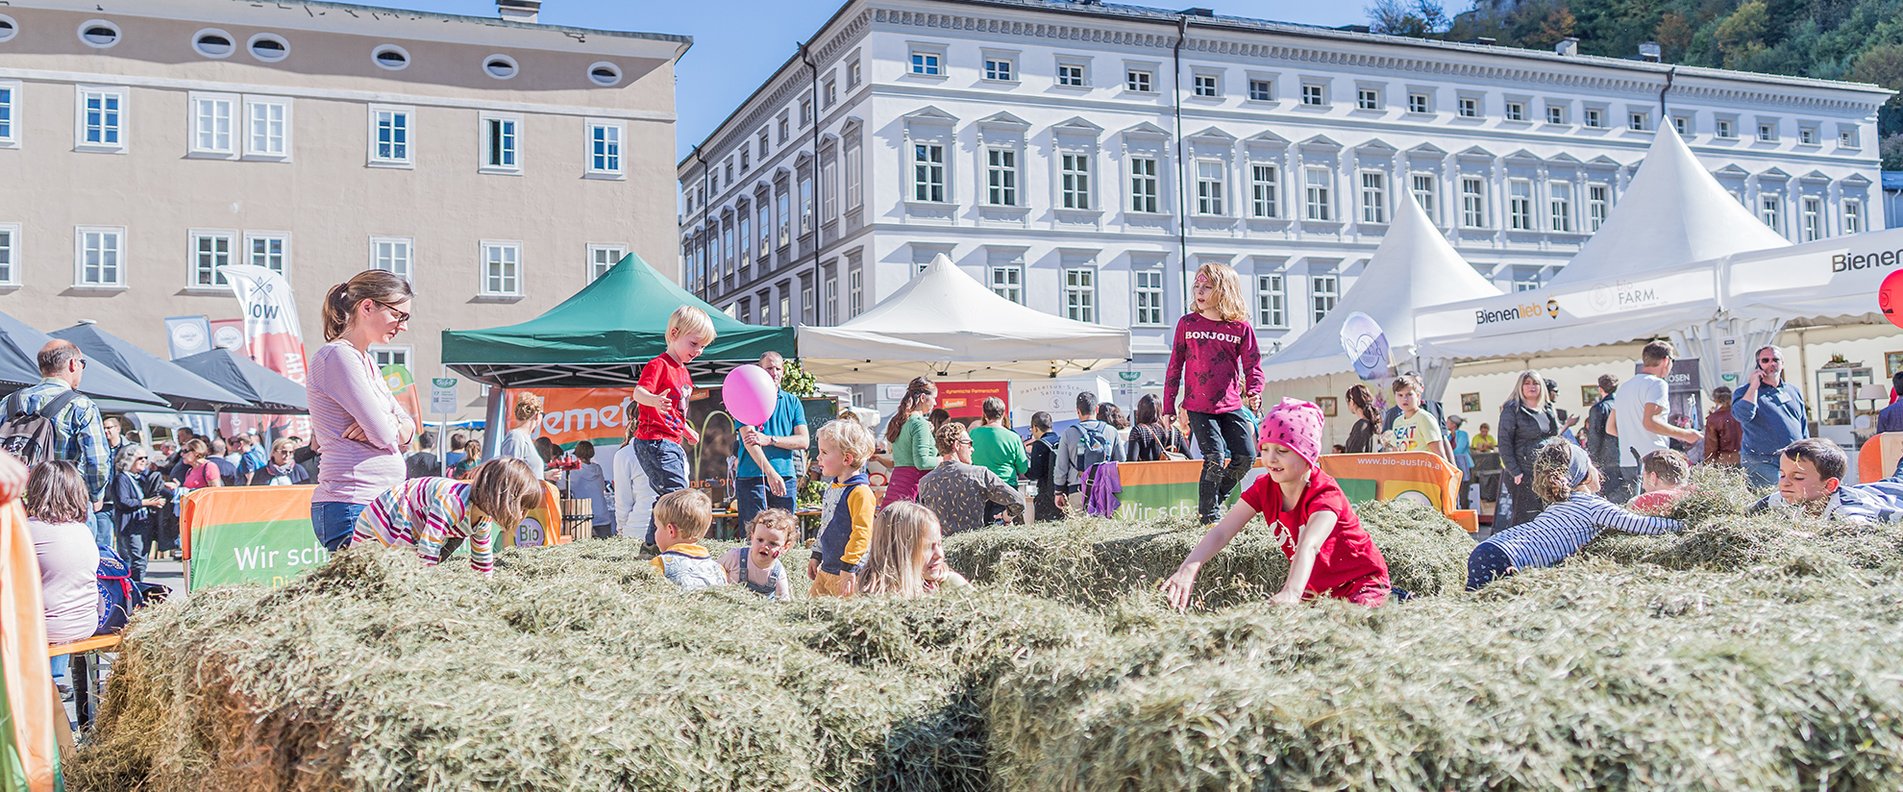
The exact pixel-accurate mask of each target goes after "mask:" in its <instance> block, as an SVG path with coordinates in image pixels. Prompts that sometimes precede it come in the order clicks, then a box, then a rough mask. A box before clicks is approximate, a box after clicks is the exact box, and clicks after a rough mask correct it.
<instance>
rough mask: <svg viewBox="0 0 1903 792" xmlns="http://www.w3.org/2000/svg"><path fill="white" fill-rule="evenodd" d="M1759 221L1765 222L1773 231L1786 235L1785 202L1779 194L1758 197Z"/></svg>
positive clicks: (1766, 194)
mask: <svg viewBox="0 0 1903 792" xmlns="http://www.w3.org/2000/svg"><path fill="white" fill-rule="evenodd" d="M1758 219H1759V220H1763V221H1764V224H1765V225H1767V226H1770V228H1771V230H1772V231H1776V232H1778V233H1780V234H1782V233H1784V201H1783V200H1782V199H1781V198H1780V197H1779V196H1778V194H1777V193H1765V194H1763V195H1760V196H1758Z"/></svg>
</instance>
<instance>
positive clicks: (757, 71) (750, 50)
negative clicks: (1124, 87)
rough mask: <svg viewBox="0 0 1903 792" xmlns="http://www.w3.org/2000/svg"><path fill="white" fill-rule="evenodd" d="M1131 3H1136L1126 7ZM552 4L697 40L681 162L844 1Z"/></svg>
mask: <svg viewBox="0 0 1903 792" xmlns="http://www.w3.org/2000/svg"><path fill="white" fill-rule="evenodd" d="M1125 1H1126V2H1130V1H1132V0H1125ZM355 2H359V3H364V4H366V5H378V6H387V7H391V8H408V9H415V10H420V11H438V12H443V13H450V14H466V15H469V16H495V14H496V6H495V3H494V1H493V0H355ZM703 2H705V4H704V5H703V4H702V3H701V2H692V0H688V1H686V2H683V0H545V2H544V3H543V4H542V21H543V22H547V23H549V24H555V25H574V26H577V27H592V28H601V29H606V30H642V31H649V32H655V33H680V34H684V35H688V36H692V37H694V46H693V48H692V49H690V50H688V51H687V55H686V56H685V57H683V58H682V59H681V64H680V71H679V74H678V80H679V85H678V87H677V88H676V90H675V104H676V106H677V108H678V110H679V113H680V124H679V127H678V132H677V136H676V140H675V143H676V149H677V151H676V157H677V158H678V157H680V156H683V155H685V154H686V152H687V150H688V149H690V148H692V147H693V145H694V144H695V143H698V142H700V141H701V140H702V139H703V138H705V137H706V136H707V133H709V132H711V131H713V128H714V125H715V124H718V123H720V121H721V119H723V118H726V117H727V114H728V113H729V112H732V111H733V108H734V106H735V105H738V104H739V103H740V102H741V101H743V100H745V99H746V98H747V95H748V94H750V93H752V92H753V89H754V88H757V87H759V85H760V83H761V82H762V81H764V80H765V79H766V78H767V76H768V75H769V74H771V73H772V72H773V69H775V68H776V67H778V66H779V65H780V64H781V63H782V62H784V61H785V60H786V59H787V58H788V57H789V56H791V55H792V54H793V52H794V50H795V49H796V48H797V46H798V44H799V42H800V41H801V40H803V39H805V38H806V37H807V36H810V35H812V34H813V32H814V31H816V30H818V29H819V26H820V25H821V24H822V23H824V22H825V21H826V19H827V18H828V17H830V16H832V14H833V12H834V11H837V10H838V9H839V6H840V5H842V4H843V2H844V0H711V2H707V1H706V0H703ZM1135 2H1136V4H1138V5H1154V6H1158V7H1166V8H1186V7H1189V6H1191V5H1195V6H1202V7H1205V8H1210V9H1214V10H1215V12H1216V13H1218V14H1230V15H1235V16H1248V17H1255V18H1258V19H1273V20H1276V21H1280V22H1300V23H1306V24H1314V25H1331V26H1332V25H1347V24H1365V23H1366V21H1367V15H1366V13H1365V12H1364V11H1363V10H1362V8H1363V3H1361V2H1358V0H1349V1H1348V2H1342V1H1341V0H1175V2H1173V3H1172V2H1143V1H1142V0H1135Z"/></svg>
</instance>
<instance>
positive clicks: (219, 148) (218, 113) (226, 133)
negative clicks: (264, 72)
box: [191, 93, 238, 157]
mask: <svg viewBox="0 0 1903 792" xmlns="http://www.w3.org/2000/svg"><path fill="white" fill-rule="evenodd" d="M191 100H192V153H193V154H209V155H213V156H219V157H231V156H236V155H237V153H238V146H237V141H236V140H234V139H233V136H232V124H233V122H234V116H236V115H237V112H238V98H237V97H236V96H232V95H229V94H196V93H195V94H192V97H191Z"/></svg>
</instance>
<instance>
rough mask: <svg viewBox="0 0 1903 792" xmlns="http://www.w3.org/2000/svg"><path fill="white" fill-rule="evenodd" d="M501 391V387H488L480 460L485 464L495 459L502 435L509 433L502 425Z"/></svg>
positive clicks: (498, 451)
mask: <svg viewBox="0 0 1903 792" xmlns="http://www.w3.org/2000/svg"><path fill="white" fill-rule="evenodd" d="M503 395H504V394H503V389H502V386H501V385H491V386H489V404H488V409H486V410H484V412H485V413H486V414H487V419H488V422H487V423H486V424H485V425H484V426H483V427H482V459H483V461H485V462H487V461H489V460H491V459H495V458H496V454H498V453H500V452H501V451H502V434H503V433H504V432H507V431H509V428H508V427H507V426H505V425H504V424H503V421H502V418H503V404H502V402H503Z"/></svg>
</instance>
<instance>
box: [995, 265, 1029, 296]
mask: <svg viewBox="0 0 1903 792" xmlns="http://www.w3.org/2000/svg"><path fill="white" fill-rule="evenodd" d="M987 277H989V278H990V279H991V293H992V294H995V295H998V296H999V297H1003V298H1005V299H1007V300H1010V301H1011V302H1014V303H1017V304H1019V305H1023V304H1024V267H1023V266H1022V265H1018V264H1001V265H998V266H994V267H992V268H991V272H990V274H989V275H988V276H987Z"/></svg>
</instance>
